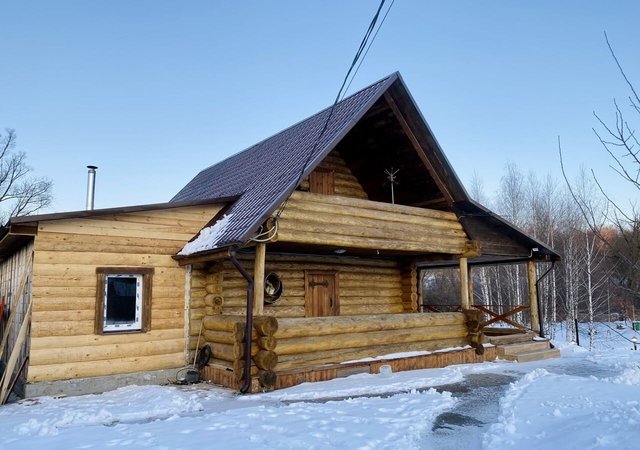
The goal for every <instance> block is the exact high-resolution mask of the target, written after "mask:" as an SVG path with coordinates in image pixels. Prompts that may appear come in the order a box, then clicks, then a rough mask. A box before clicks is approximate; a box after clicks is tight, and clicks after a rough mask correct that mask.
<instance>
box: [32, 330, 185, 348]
mask: <svg viewBox="0 0 640 450" xmlns="http://www.w3.org/2000/svg"><path fill="white" fill-rule="evenodd" d="M180 337H182V330H180V329H169V330H152V331H149V332H148V333H131V334H111V335H97V334H87V335H83V336H47V337H39V338H32V339H31V349H32V350H55V349H59V348H72V347H88V346H97V345H107V346H112V345H113V346H115V345H121V344H128V343H131V344H134V343H144V342H149V341H154V342H159V341H163V340H175V339H179V338H180Z"/></svg>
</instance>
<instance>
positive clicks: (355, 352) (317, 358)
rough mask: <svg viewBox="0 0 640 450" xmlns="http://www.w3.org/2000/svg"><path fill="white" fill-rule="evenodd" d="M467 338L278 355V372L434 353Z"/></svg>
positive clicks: (462, 342) (463, 342)
mask: <svg viewBox="0 0 640 450" xmlns="http://www.w3.org/2000/svg"><path fill="white" fill-rule="evenodd" d="M467 344H468V342H467V338H452V339H440V340H434V341H423V342H408V343H403V344H391V345H381V346H376V347H365V348H355V349H342V350H327V351H322V352H313V353H303V354H292V355H278V365H277V366H276V372H278V371H281V370H287V369H292V368H300V367H305V366H306V367H308V366H314V365H319V364H331V363H340V362H345V361H352V360H357V359H361V358H367V357H376V356H383V355H390V354H393V353H403V352H410V351H421V350H423V351H433V350H440V349H443V348H451V347H461V346H464V345H467Z"/></svg>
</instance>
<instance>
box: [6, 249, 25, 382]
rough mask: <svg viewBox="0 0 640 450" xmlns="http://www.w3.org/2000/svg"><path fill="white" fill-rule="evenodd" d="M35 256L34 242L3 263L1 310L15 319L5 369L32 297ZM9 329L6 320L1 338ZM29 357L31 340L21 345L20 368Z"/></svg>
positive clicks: (7, 316) (8, 341)
mask: <svg viewBox="0 0 640 450" xmlns="http://www.w3.org/2000/svg"><path fill="white" fill-rule="evenodd" d="M32 252H33V241H32V242H29V243H28V244H26V245H25V246H24V247H22V248H21V249H19V250H18V251H16V252H15V253H14V254H13V255H11V256H10V257H9V258H7V259H6V260H4V261H2V262H1V263H0V303H2V304H3V306H2V310H4V316H5V317H6V318H7V319H10V318H11V317H13V318H12V320H11V324H10V331H9V333H8V335H7V336H8V338H7V343H6V347H5V348H4V352H3V353H2V363H3V367H5V366H6V364H7V362H8V361H9V357H10V355H11V353H12V352H13V349H14V348H15V347H16V342H17V341H18V334H19V332H20V327H21V326H22V323H23V321H24V318H25V314H26V312H27V308H28V304H29V299H30V297H31V280H32V276H31V275H32V269H33V264H32V259H31V254H32ZM21 285H24V287H23V288H22V293H21V295H20V290H21V288H20V286H21ZM18 295H20V297H19V298H18V297H17V296H18ZM7 329H9V323H8V322H4V318H3V321H2V327H0V336H4V333H5V330H7ZM28 353H29V340H28V339H27V340H26V341H25V342H23V343H22V348H21V350H20V354H19V357H18V359H17V361H18V365H20V364H21V362H22V361H24V360H25V358H26V357H27V355H28ZM18 370H19V368H16V369H15V371H14V373H15V372H17V371H18ZM24 373H26V371H24V370H23V371H22V372H21V376H20V378H19V382H20V383H22V382H23V381H25V377H24V375H23V374H24Z"/></svg>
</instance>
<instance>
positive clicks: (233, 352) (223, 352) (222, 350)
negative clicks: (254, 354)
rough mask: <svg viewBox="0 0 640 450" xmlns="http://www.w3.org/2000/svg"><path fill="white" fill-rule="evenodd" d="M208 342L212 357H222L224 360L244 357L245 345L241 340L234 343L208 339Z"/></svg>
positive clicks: (230, 360) (231, 360)
mask: <svg viewBox="0 0 640 450" xmlns="http://www.w3.org/2000/svg"><path fill="white" fill-rule="evenodd" d="M207 344H209V346H210V347H211V355H212V357H214V358H217V359H222V360H224V361H229V362H233V361H235V360H237V359H240V358H242V354H243V353H244V348H243V345H242V344H241V343H239V342H236V343H233V344H220V343H218V342H210V341H207Z"/></svg>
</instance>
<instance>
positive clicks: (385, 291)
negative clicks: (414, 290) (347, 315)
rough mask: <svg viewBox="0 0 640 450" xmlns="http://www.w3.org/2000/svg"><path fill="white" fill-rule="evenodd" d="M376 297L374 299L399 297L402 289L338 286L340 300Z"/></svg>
mask: <svg viewBox="0 0 640 450" xmlns="http://www.w3.org/2000/svg"><path fill="white" fill-rule="evenodd" d="M367 295H370V296H376V297H400V296H401V295H402V289H401V288H400V287H397V288H376V289H373V288H345V287H343V286H342V285H340V298H341V299H342V298H345V297H364V296H367Z"/></svg>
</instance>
